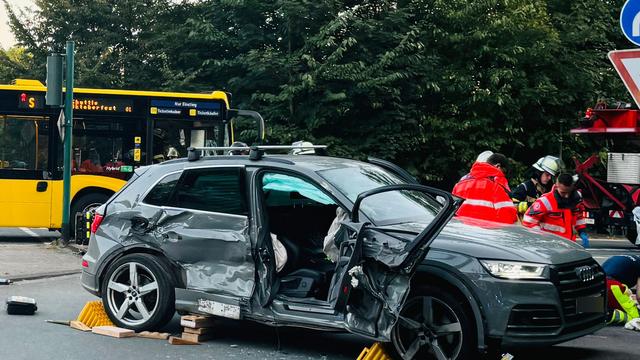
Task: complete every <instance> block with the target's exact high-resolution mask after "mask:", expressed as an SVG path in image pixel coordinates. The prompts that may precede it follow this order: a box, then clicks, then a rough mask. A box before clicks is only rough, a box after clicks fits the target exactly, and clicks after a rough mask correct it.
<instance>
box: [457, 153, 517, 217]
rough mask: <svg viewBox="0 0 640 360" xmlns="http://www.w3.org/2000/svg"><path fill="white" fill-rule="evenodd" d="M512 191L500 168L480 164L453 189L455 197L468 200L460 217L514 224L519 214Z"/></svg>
mask: <svg viewBox="0 0 640 360" xmlns="http://www.w3.org/2000/svg"><path fill="white" fill-rule="evenodd" d="M510 191H511V190H510V189H509V184H508V183H507V178H506V177H505V176H504V174H503V173H502V171H501V170H500V169H498V168H497V167H495V166H493V165H490V164H488V163H481V162H476V163H474V164H473V166H472V167H471V172H469V174H468V175H467V176H465V177H463V178H462V179H461V180H460V182H458V183H457V184H456V186H454V188H453V191H452V193H453V195H456V196H459V197H461V198H464V199H466V200H465V201H464V203H462V206H460V209H458V212H457V213H456V215H458V216H467V217H472V218H476V219H483V220H489V221H496V222H501V223H507V224H513V223H515V222H516V221H518V214H517V211H516V207H515V206H514V205H513V201H512V200H511V198H510V197H509V192H510Z"/></svg>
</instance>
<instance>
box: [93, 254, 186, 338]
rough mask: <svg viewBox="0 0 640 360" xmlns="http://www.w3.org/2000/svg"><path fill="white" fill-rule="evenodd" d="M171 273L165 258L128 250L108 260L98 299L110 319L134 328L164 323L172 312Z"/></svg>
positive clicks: (158, 325) (173, 303) (145, 327)
mask: <svg viewBox="0 0 640 360" xmlns="http://www.w3.org/2000/svg"><path fill="white" fill-rule="evenodd" d="M132 271H133V272H134V273H135V275H134V276H132V275H131V273H132ZM171 273H172V272H171V269H170V267H169V266H168V265H167V264H166V261H165V260H163V259H162V258H159V257H157V256H154V255H150V254H130V255H126V256H123V257H122V258H120V259H118V260H116V261H115V262H114V263H112V264H111V265H110V266H109V268H108V270H107V272H106V273H105V276H104V278H103V282H102V302H103V304H104V308H105V311H106V312H107V315H109V318H110V319H111V321H112V322H113V323H114V324H115V325H116V326H119V327H123V328H127V329H132V330H135V331H145V330H156V329H159V328H161V327H162V326H164V325H166V323H167V322H169V320H171V318H172V317H173V315H174V314H175V290H174V289H175V285H174V282H173V280H172V278H171V275H170V274H171Z"/></svg>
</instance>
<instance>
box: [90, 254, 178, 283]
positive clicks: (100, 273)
mask: <svg viewBox="0 0 640 360" xmlns="http://www.w3.org/2000/svg"><path fill="white" fill-rule="evenodd" d="M133 253H146V254H154V255H158V256H159V257H162V258H164V259H165V260H167V261H168V262H169V263H170V264H171V265H172V266H175V267H178V265H177V264H176V263H175V262H173V261H171V259H169V258H168V257H167V256H166V255H165V254H164V252H163V251H162V250H161V249H159V248H156V247H153V246H150V245H149V244H144V243H139V244H131V245H126V246H123V245H121V244H119V246H114V247H113V248H112V249H110V251H109V253H108V254H107V255H105V256H104V259H103V260H102V261H101V262H100V265H99V266H98V268H97V270H96V278H97V280H98V281H97V286H98V291H100V289H101V288H102V280H103V277H104V275H105V271H106V270H107V268H108V267H109V265H111V264H112V263H113V262H114V261H116V260H118V259H119V258H121V257H123V256H125V255H128V254H133ZM172 278H173V280H174V282H175V283H176V284H182V281H181V279H180V277H179V276H178V274H175V273H173V274H172ZM179 286H181V285H179Z"/></svg>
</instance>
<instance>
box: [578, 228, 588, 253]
mask: <svg viewBox="0 0 640 360" xmlns="http://www.w3.org/2000/svg"><path fill="white" fill-rule="evenodd" d="M578 235H580V239H582V246H583V247H584V248H585V249H587V248H589V236H588V235H587V233H586V232H584V231H580V233H579V234H578Z"/></svg>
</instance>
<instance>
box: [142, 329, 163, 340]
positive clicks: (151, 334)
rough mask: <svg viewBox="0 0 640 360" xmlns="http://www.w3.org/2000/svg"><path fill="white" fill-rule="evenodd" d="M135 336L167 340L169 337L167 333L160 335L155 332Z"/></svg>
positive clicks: (145, 332) (144, 332)
mask: <svg viewBox="0 0 640 360" xmlns="http://www.w3.org/2000/svg"><path fill="white" fill-rule="evenodd" d="M136 336H137V337H141V338H145V339H158V340H167V339H168V338H169V336H171V335H170V334H169V333H161V332H155V331H142V332H139V333H137V334H136Z"/></svg>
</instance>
